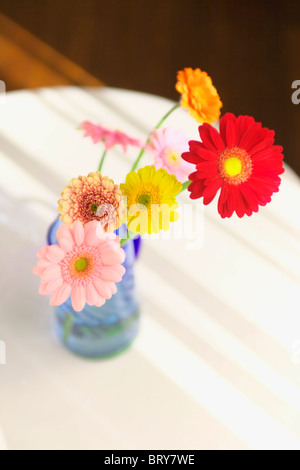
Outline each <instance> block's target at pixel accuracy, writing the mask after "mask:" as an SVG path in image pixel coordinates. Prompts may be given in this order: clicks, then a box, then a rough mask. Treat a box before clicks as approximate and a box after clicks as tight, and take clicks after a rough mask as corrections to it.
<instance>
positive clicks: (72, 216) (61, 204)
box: [58, 171, 123, 232]
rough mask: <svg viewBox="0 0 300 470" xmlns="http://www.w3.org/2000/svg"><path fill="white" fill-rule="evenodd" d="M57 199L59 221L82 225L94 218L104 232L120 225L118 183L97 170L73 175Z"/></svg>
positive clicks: (120, 212)
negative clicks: (77, 221)
mask: <svg viewBox="0 0 300 470" xmlns="http://www.w3.org/2000/svg"><path fill="white" fill-rule="evenodd" d="M61 196H62V198H61V199H60V200H59V201H58V211H59V212H60V214H61V217H60V220H61V221H62V222H65V223H66V224H68V225H72V224H73V223H74V222H75V221H76V220H79V221H80V222H82V223H83V224H84V225H85V224H87V223H88V222H91V221H92V220H98V221H99V222H101V225H102V227H103V229H104V230H105V232H112V231H114V230H115V229H117V228H118V227H119V226H120V224H121V220H120V219H121V217H122V214H123V211H122V209H121V207H122V206H121V200H122V192H121V190H120V188H119V186H118V185H116V184H114V182H113V180H111V179H110V178H108V177H107V176H102V175H101V173H100V172H99V171H97V172H96V173H89V174H88V176H79V177H78V178H73V179H72V180H71V181H70V183H69V184H68V186H66V187H65V188H64V189H63V191H62V193H61Z"/></svg>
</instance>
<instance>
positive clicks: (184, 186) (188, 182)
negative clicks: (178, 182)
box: [176, 180, 191, 196]
mask: <svg viewBox="0 0 300 470" xmlns="http://www.w3.org/2000/svg"><path fill="white" fill-rule="evenodd" d="M190 184H191V181H190V180H187V181H186V182H185V183H183V184H182V188H181V190H180V191H179V193H178V194H180V193H182V192H183V191H185V190H186V189H187V188H188V187H189V185H190ZM178 194H176V196H178Z"/></svg>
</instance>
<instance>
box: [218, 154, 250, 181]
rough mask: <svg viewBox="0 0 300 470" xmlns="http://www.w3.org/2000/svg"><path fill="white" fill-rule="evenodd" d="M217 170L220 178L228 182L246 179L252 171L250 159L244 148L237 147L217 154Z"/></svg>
mask: <svg viewBox="0 0 300 470" xmlns="http://www.w3.org/2000/svg"><path fill="white" fill-rule="evenodd" d="M218 170H219V174H220V176H221V178H222V179H223V180H225V181H226V182H227V183H230V184H235V185H238V184H241V183H244V182H245V181H247V179H248V178H249V176H250V175H251V173H252V161H251V158H250V156H249V155H248V153H247V152H246V150H244V149H241V148H239V147H233V148H230V149H228V148H227V149H226V150H225V151H224V152H223V153H221V154H220V156H219V161H218Z"/></svg>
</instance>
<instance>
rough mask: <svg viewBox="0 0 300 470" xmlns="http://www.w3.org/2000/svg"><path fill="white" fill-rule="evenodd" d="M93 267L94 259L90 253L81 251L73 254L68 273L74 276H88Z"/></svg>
mask: <svg viewBox="0 0 300 470" xmlns="http://www.w3.org/2000/svg"><path fill="white" fill-rule="evenodd" d="M94 267H95V260H94V258H93V256H92V255H91V254H90V253H81V254H79V255H77V256H75V257H74V258H73V259H72V260H71V262H70V266H69V270H70V274H71V275H72V276H73V277H74V278H78V279H79V278H80V279H82V278H86V277H88V276H89V275H90V274H91V273H92V271H93V269H94Z"/></svg>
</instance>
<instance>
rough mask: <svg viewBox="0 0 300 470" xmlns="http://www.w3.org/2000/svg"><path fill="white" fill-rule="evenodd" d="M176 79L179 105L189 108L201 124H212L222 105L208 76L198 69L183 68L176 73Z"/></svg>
mask: <svg viewBox="0 0 300 470" xmlns="http://www.w3.org/2000/svg"><path fill="white" fill-rule="evenodd" d="M177 80H178V81H177V83H176V90H177V91H178V92H179V93H180V94H181V95H182V99H181V106H182V107H183V108H187V109H189V112H190V115H191V116H193V118H195V119H196V120H197V121H198V122H200V123H201V124H203V123H204V122H207V123H209V124H214V123H215V122H216V121H217V120H218V119H219V117H220V109H221V108H222V106H223V105H222V101H221V100H220V97H219V95H218V92H217V90H216V88H215V87H214V86H213V84H212V80H211V78H210V76H209V75H207V73H206V72H202V71H201V70H200V69H195V70H193V69H192V68H185V69H183V70H180V71H179V72H178V73H177Z"/></svg>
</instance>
